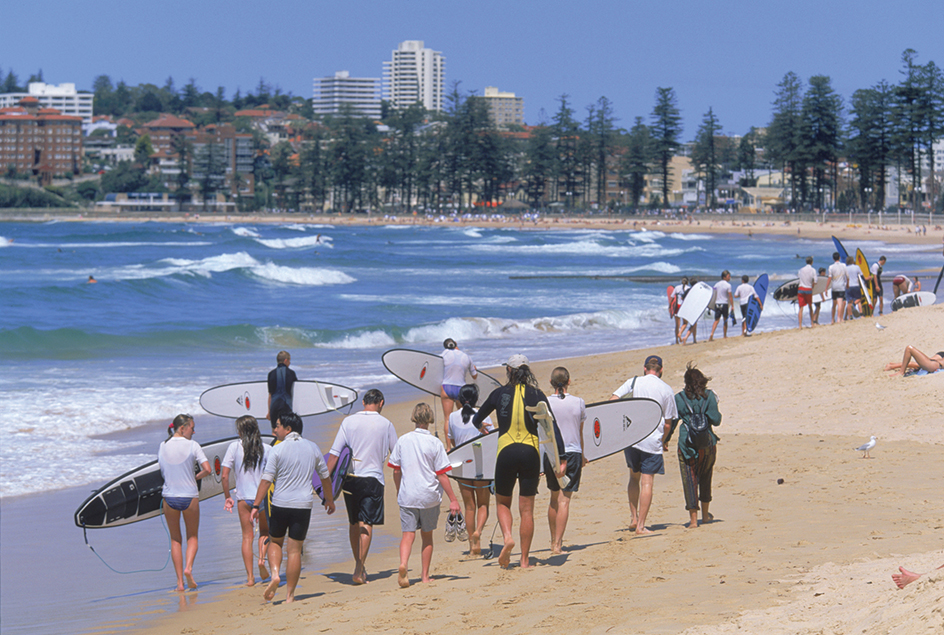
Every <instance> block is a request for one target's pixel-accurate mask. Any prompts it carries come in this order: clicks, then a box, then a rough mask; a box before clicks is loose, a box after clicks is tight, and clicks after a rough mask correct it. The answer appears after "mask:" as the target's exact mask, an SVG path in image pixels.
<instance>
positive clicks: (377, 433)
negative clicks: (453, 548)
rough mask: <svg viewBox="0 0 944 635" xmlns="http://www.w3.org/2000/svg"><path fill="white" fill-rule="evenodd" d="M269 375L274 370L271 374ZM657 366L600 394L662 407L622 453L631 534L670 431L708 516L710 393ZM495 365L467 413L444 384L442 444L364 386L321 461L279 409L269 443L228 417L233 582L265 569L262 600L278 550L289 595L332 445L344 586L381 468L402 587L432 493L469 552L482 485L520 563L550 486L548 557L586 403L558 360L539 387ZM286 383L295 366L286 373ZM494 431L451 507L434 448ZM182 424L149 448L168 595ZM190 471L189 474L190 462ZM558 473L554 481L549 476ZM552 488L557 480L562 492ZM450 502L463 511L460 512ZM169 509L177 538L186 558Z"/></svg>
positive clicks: (376, 511)
mask: <svg viewBox="0 0 944 635" xmlns="http://www.w3.org/2000/svg"><path fill="white" fill-rule="evenodd" d="M450 341H451V340H450ZM455 348H456V347H455V345H454V342H453V347H452V349H450V348H449V347H448V346H447V350H453V349H455ZM283 353H284V352H283ZM283 353H280V359H279V364H280V368H282V369H283V372H282V373H281V374H282V376H283V377H282V378H276V379H277V381H276V382H275V384H276V385H275V388H276V389H277V390H282V391H284V385H285V376H286V375H288V373H285V372H284V370H287V362H288V356H287V353H284V356H283ZM462 355H463V356H464V354H462ZM465 358H467V356H465ZM456 362H457V363H461V364H463V365H465V368H466V369H467V370H468V369H470V368H471V369H472V370H473V371H474V366H472V365H471V361H469V362H468V363H466V360H465V359H463V358H462V356H458V355H457V356H456ZM277 371H278V369H277ZM277 371H273V372H275V373H276V374H279V373H278V372H277ZM662 372H663V368H662V360H661V358H659V357H658V356H655V355H652V356H649V357H648V358H646V360H645V363H644V365H643V374H642V375H641V376H638V377H634V378H631V379H629V380H627V381H626V382H625V383H624V384H623V385H622V386H620V388H618V389H617V390H616V391H614V393H613V396H612V398H613V399H620V398H624V397H649V398H652V399H655V400H656V401H657V402H658V403H659V404H660V405H661V406H662V409H663V415H664V416H663V418H662V420H661V421H660V423H659V425H658V426H657V428H656V429H655V430H654V431H653V433H652V434H651V435H650V436H649V437H647V438H646V439H644V440H643V441H641V442H640V443H638V444H636V445H635V446H633V447H631V448H626V449H625V451H624V454H625V458H626V462H627V466H628V467H629V470H630V477H629V485H628V498H629V505H630V514H631V521H630V525H631V529H633V530H634V531H635V532H636V533H637V534H644V533H649V532H650V530H649V529H647V528H646V518H647V515H648V512H649V508H650V505H651V502H652V490H653V479H654V476H655V474H664V473H665V470H664V464H663V461H662V453H663V451H666V450H667V449H668V443H669V441H670V439H671V438H672V436H673V435H677V456H678V462H679V468H680V473H681V477H682V484H683V491H684V494H685V506H686V509H687V510H688V511H689V514H690V519H689V525H688V526H689V527H692V528H694V527H697V526H698V519H697V514H698V510H699V509H701V511H702V522H707V521H710V520H711V518H712V516H711V514H710V513H709V511H708V507H709V503H710V502H711V477H712V471H713V467H714V463H715V458H716V444H717V441H718V437H717V436H716V435H715V434H714V432H713V431H712V428H713V427H714V426H717V425H719V424H720V423H721V414H720V412H719V410H718V400H717V396H716V395H715V394H714V393H713V392H712V391H711V390H708V389H707V383H708V381H709V378H707V377H705V376H704V374H703V373H702V372H701V371H700V370H699V369H697V368H695V367H694V366H693V365H691V364H689V367H688V368H687V370H686V372H685V387H684V389H683V390H682V391H681V392H679V393H678V394H674V393H673V391H672V389H671V388H670V387H669V386H668V385H667V384H666V383H665V382H664V381H663V380H662V379H661V377H662ZM505 374H506V382H505V384H504V385H503V386H500V387H499V388H496V389H495V390H494V391H492V392H491V394H489V395H487V396H486V398H485V399H484V402H483V403H482V405H481V408H476V406H477V403H478V398H479V394H478V388H477V387H476V385H475V384H463V385H461V386H459V387H458V390H457V391H454V390H452V389H451V388H450V389H449V392H450V393H451V395H450V398H451V400H452V401H454V402H456V403H457V404H458V405H459V409H458V410H456V411H451V412H449V417H448V419H447V422H448V423H447V424H446V440H445V444H444V443H443V442H441V441H440V440H439V439H438V438H437V437H436V436H434V435H433V434H432V433H431V432H430V430H429V427H430V425H431V424H432V423H433V421H434V413H433V408H432V407H431V406H430V405H429V404H426V403H419V404H417V405H416V406H415V407H414V409H413V412H412V416H411V420H412V423H413V425H414V429H413V430H412V431H410V432H408V433H406V434H404V435H403V436H402V437H400V438H399V439H398V438H397V435H396V432H395V430H394V426H393V424H392V423H391V422H390V421H389V420H388V419H387V418H386V417H384V416H383V415H382V414H381V411H382V410H383V407H384V397H383V394H382V393H381V392H380V391H379V390H377V389H371V390H368V391H367V392H366V393H365V394H364V397H363V400H362V405H363V410H362V411H361V412H358V413H355V414H352V415H350V416H348V417H346V418H344V420H343V421H342V422H341V425H340V427H339V429H338V432H337V434H336V436H335V439H334V442H333V443H332V445H331V449H330V451H329V453H328V455H327V460H325V457H324V456H323V455H322V453H321V450H320V449H319V448H318V446H317V445H316V444H315V443H313V442H311V441H308V440H306V439H304V438H303V437H302V436H301V435H302V431H303V423H302V420H301V418H300V417H299V416H298V415H296V414H295V413H293V412H291V411H290V410H286V409H285V408H284V407H280V408H281V409H280V410H279V411H278V413H277V415H276V419H275V420H274V422H272V423H273V433H274V435H275V438H276V442H275V443H274V444H273V445H271V446H270V445H267V444H265V443H263V441H262V436H261V434H260V430H259V423H258V421H256V419H255V418H254V417H252V416H248V415H246V416H243V417H240V418H239V419H237V420H236V431H237V434H238V436H239V439H238V440H236V441H234V442H233V443H232V444H231V445H230V447H229V448H228V449H227V451H226V454H225V457H224V459H223V463H222V484H223V490H224V496H225V501H224V508H225V509H226V510H227V511H230V512H232V511H233V510H234V509H235V510H236V511H237V513H238V517H239V522H240V526H241V529H242V542H241V553H242V558H243V563H244V566H245V570H246V576H247V577H246V584H247V585H249V586H252V585H254V584H255V583H256V573H258V575H259V578H260V579H261V580H265V579H266V578H269V583H268V584H267V586H266V588H265V591H264V593H263V595H264V598H265V599H266V600H272V599H274V597H275V595H276V592H277V590H278V587H279V585H280V584H281V581H282V577H281V575H280V568H281V563H282V559H283V555H286V556H287V559H286V567H285V582H286V601H287V602H292V601H294V598H295V589H296V587H297V584H298V580H299V577H300V572H301V555H302V546H303V543H304V541H305V539H306V537H307V532H308V527H309V524H310V520H311V511H312V509H313V507H314V501H315V493H314V490H313V488H312V483H313V480H315V481H317V480H320V483H321V490H322V495H323V506H324V508H325V510H326V512H327V513H328V514H333V513H334V511H335V497H336V496H337V495H339V492H336V491H333V490H332V483H331V478H330V477H331V473H332V470H333V469H334V468H335V466H336V465H337V463H338V459H339V457H340V456H341V455H342V453H343V452H344V450H345V448H347V449H349V450H350V453H351V456H353V457H354V459H355V461H354V463H353V469H352V471H351V472H350V473H348V475H347V476H346V477H345V478H344V480H343V482H342V484H341V488H340V489H341V491H342V492H343V494H344V502H345V508H346V511H347V515H348V524H349V538H350V544H351V552H352V555H353V558H354V571H353V574H352V576H351V580H352V582H353V583H354V584H365V583H367V582H368V571H367V555H368V552H369V550H370V545H371V540H372V536H373V528H374V526H375V525H382V524H383V523H384V520H385V513H384V486H385V483H384V467H385V465H386V467H389V468H390V469H392V470H393V479H394V485H395V487H396V489H397V502H398V506H399V515H400V524H401V530H402V535H401V542H400V564H399V568H398V576H397V581H398V584H399V585H400V586H401V587H407V586H410V578H409V568H408V565H409V558H410V554H411V551H412V547H413V544H414V541H415V536H416V532H419V533H420V536H421V543H422V547H421V580H422V581H423V582H427V581H429V579H430V577H429V571H430V564H431V561H432V555H433V532H434V531H435V530H436V529H437V527H438V524H439V517H440V507H441V503H442V498H443V495H445V496H446V497H447V498H448V501H449V512H448V517H447V532H446V535H447V540H448V539H450V537H453V538H454V537H455V536H456V534H457V531H456V529H457V527H456V524H457V522H456V521H457V519H460V518H462V520H461V522H462V523H463V530H462V531H460V532H458V534H459V537H460V539H467V540H468V541H469V552H470V554H472V555H479V554H481V553H482V547H481V540H482V535H483V532H484V531H485V526H486V523H487V522H488V517H489V505H490V498H491V492H492V491H494V495H495V498H496V514H497V517H498V525H499V527H500V528H501V531H502V549H501V552H500V554H499V556H498V561H499V564H500V565H501V566H502V567H508V566H510V563H511V552H512V550H513V549H514V548H515V547H516V545H517V546H519V547H520V551H521V557H520V566H521V567H522V568H528V567H530V566H531V561H530V551H531V545H532V541H533V538H534V506H535V497H536V495H537V492H538V488H539V485H540V478H541V475H542V473H543V474H544V477H545V482H546V485H547V487H548V489H549V490H550V501H549V504H548V512H547V517H548V527H549V531H550V543H551V552H552V553H553V554H559V553H562V551H563V538H564V533H565V530H566V526H567V521H568V518H569V515H570V508H571V502H572V498H573V495H574V494H575V493H576V492H577V491H578V490H579V487H580V482H581V476H582V472H583V468H584V466H585V465H586V463H587V461H586V459H585V458H584V452H583V427H584V423H585V420H586V404H585V403H584V400H583V399H581V398H579V397H577V396H575V395H571V394H569V392H568V387H569V386H570V381H571V378H570V373H569V372H568V370H567V369H566V368H564V367H557V368H555V369H554V370H553V372H552V373H551V377H550V382H549V383H550V387H551V391H550V393H549V394H545V393H544V392H543V391H542V390H541V389H540V388H539V384H538V381H537V379H536V377H535V376H534V374H533V372H532V370H531V366H530V362H529V360H528V359H527V357H525V356H524V355H520V354H517V355H512V356H511V357H510V358H509V359H508V361H507V362H506V364H505ZM293 379H294V373H292V374H291V379H290V380H289V382H291V380H293ZM444 394H445V389H444ZM283 396H284V395H282V396H279V395H276V397H277V399H274V400H273V401H279V400H281V399H282V397H283ZM540 402H543V403H544V404H546V406H547V408H548V410H549V411H550V412H551V413H552V415H553V417H554V420H555V429H556V431H557V436H558V446H557V451H558V455H559V457H560V468H559V470H558V471H557V472H555V471H554V470H553V468H552V467H551V462H550V461H549V460H548V458H547V456H545V457H544V460H543V461H542V459H541V450H540V448H541V445H540V441H539V438H538V437H539V435H538V422H537V420H536V416H538V415H537V412H536V411H538V410H539V408H538V404H539V403H540ZM289 403H290V402H289ZM270 406H271V402H270ZM283 406H284V404H283ZM270 416H272V415H271V414H270ZM492 416H494V418H495V419H494V423H493V421H492ZM493 428H495V429H497V431H498V435H499V436H498V454H497V456H496V467H495V479H494V481H476V480H457V484H458V487H459V492H460V497H461V501H462V502H461V503H460V498H459V497H456V495H455V493H454V490H453V487H452V484H451V482H450V480H449V478H448V473H449V471H450V470H451V465H450V461H449V458H448V456H447V449H451V448H454V447H456V446H457V445H461V444H463V443H465V442H467V441H468V440H470V439H473V438H475V437H477V436H478V435H481V434H484V433H487V432H489V431H490V430H492V429H493ZM193 433H194V422H193V419H192V417H190V416H189V415H179V416H178V417H176V418H175V419H174V422H173V423H172V424H171V426H170V428H169V435H170V437H169V439H168V440H166V441H165V442H164V443H162V444H161V448H160V450H159V453H158V460H159V464H160V468H161V472H162V474H163V475H164V479H165V485H164V490H163V495H164V503H163V505H164V508H163V509H164V514H165V516H166V519H167V524H168V527H169V529H170V533H171V544H172V549H171V552H172V558H173V561H174V567H175V571H176V573H177V590H178V591H184V590H186V588H188V587H189V588H191V589H193V588H196V586H197V585H196V582H195V581H194V578H193V564H194V559H195V557H196V553H197V546H198V541H197V534H198V526H199V500H198V497H197V492H198V489H197V481H198V480H199V479H200V478H202V477H204V476H207V475H209V474H210V465H209V463H208V461H207V458H206V456H205V455H204V453H203V450H202V449H201V448H200V445H199V444H198V443H197V442H196V441H194V440H193V438H192V437H193ZM195 466H199V467H200V470H199V471H196V470H195V469H194V468H195ZM315 475H316V476H315ZM313 476H314V479H313ZM564 476H566V477H567V478H566V479H562V480H560V481H559V480H558V479H559V478H561V477H564ZM561 483H565V485H564V486H563V487H562V486H561ZM516 488H517V490H518V512H519V519H520V520H519V524H520V526H519V528H518V535H517V539H518V541H520V544H518V542H517V541H516V536H515V535H514V533H513V529H514V528H513V514H512V504H513V497H514V493H515V489H516ZM233 491H235V496H234V495H233ZM463 508H464V510H465V515H464V518H463V517H462V514H461V512H462V510H463ZM181 518H183V520H184V530H185V533H186V540H187V548H186V561H185V562H184V557H183V551H184V550H183V536H182V533H181V527H180V519H181ZM466 520H467V521H468V527H467V528H466V527H465V524H464V523H465V522H466ZM256 526H258V536H257V535H256V530H255V528H256ZM466 534H467V535H466ZM256 545H258V546H257V547H256ZM255 548H257V549H258V557H256V555H255V553H254V549H255Z"/></svg>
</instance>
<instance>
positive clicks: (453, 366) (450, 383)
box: [439, 337, 478, 421]
mask: <svg viewBox="0 0 944 635" xmlns="http://www.w3.org/2000/svg"><path fill="white" fill-rule="evenodd" d="M440 357H442V358H443V380H442V387H441V389H440V390H441V394H440V396H439V397H440V399H441V400H442V408H443V419H444V420H446V421H448V420H449V415H451V414H452V411H453V410H455V407H456V400H458V399H459V389H460V388H462V387H463V386H464V385H465V376H466V374H467V373H468V375H469V376H471V377H472V379H473V380H474V379H475V378H476V377H478V371H477V370H476V369H475V364H473V363H472V358H470V357H469V356H468V355H466V354H465V353H463V352H462V351H460V350H459V345H458V344H457V343H456V341H455V340H454V339H452V338H451V337H447V338H446V340H445V341H444V342H443V352H442V353H440Z"/></svg>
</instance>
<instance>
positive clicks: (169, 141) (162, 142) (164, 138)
mask: <svg viewBox="0 0 944 635" xmlns="http://www.w3.org/2000/svg"><path fill="white" fill-rule="evenodd" d="M195 128H196V126H194V125H193V124H192V123H191V122H189V121H187V120H186V119H181V118H180V117H177V116H174V115H168V114H162V115H161V116H160V117H158V118H157V119H155V120H154V121H149V122H147V123H146V124H144V125H143V126H141V128H139V129H138V132H139V133H140V134H142V135H144V134H146V135H148V136H149V137H151V146H152V147H153V148H154V151H155V152H159V151H161V150H163V151H164V152H165V153H166V154H168V155H170V154H173V153H174V138H175V137H177V136H179V135H183V134H186V133H188V132H190V131H191V130H194V129H195Z"/></svg>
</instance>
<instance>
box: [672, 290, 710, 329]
mask: <svg viewBox="0 0 944 635" xmlns="http://www.w3.org/2000/svg"><path fill="white" fill-rule="evenodd" d="M713 293H714V289H713V288H712V287H711V286H709V285H708V284H707V283H705V282H699V283H697V284H695V286H693V287H692V288H691V289H689V291H688V295H686V296H685V301H684V302H682V306H681V307H680V308H679V310H678V316H679V317H680V318H682V319H683V320H685V321H686V322H688V323H689V324H694V323H695V322H697V321H698V318H700V317H701V315H702V313H704V312H705V309H707V308H708V303H709V302H710V301H711V297H712V294H713Z"/></svg>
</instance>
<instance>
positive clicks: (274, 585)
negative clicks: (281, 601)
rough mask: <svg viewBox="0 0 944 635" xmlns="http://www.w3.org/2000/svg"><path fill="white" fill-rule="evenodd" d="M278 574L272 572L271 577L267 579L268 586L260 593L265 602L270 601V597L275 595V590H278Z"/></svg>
mask: <svg viewBox="0 0 944 635" xmlns="http://www.w3.org/2000/svg"><path fill="white" fill-rule="evenodd" d="M279 582H281V580H280V579H279V576H278V575H277V574H275V573H273V574H272V579H271V580H270V581H269V584H268V586H266V588H265V592H264V593H263V594H262V597H263V598H265V601H266V602H271V601H272V598H274V597H275V592H276V591H278V590H279Z"/></svg>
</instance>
